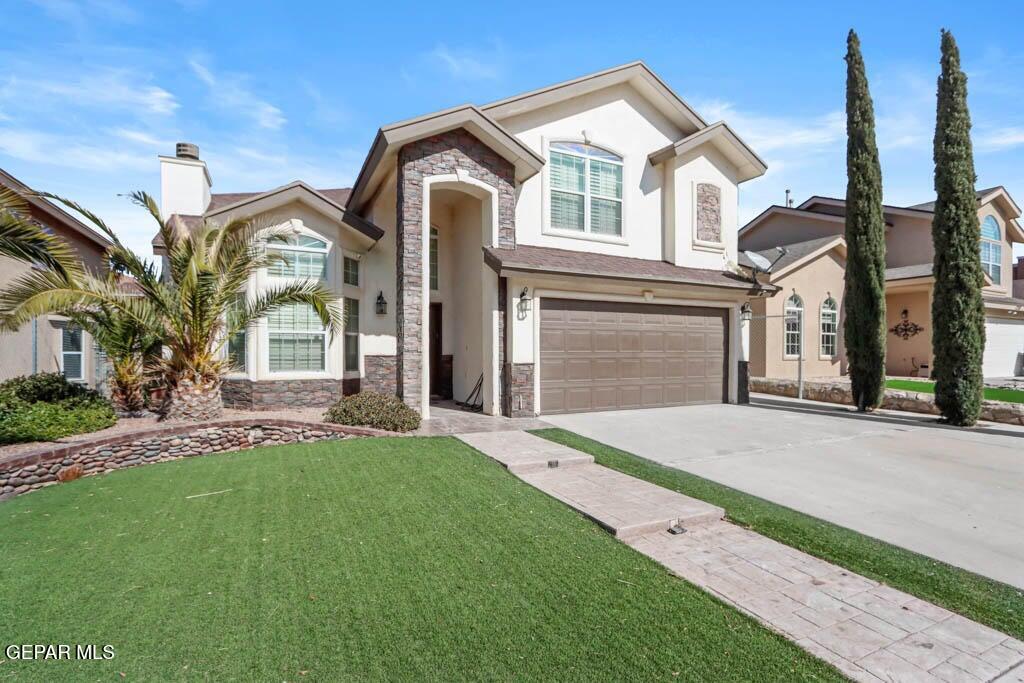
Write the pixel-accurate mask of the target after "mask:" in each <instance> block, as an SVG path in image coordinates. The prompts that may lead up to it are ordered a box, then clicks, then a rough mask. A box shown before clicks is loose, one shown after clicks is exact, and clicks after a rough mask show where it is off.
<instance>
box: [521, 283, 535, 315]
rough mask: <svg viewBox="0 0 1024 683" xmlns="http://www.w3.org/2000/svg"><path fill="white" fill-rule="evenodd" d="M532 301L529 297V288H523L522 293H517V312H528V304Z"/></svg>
mask: <svg viewBox="0 0 1024 683" xmlns="http://www.w3.org/2000/svg"><path fill="white" fill-rule="evenodd" d="M531 301H533V299H532V298H531V297H530V288H529V287H523V289H522V291H521V292H519V310H520V311H528V310H530V302H531Z"/></svg>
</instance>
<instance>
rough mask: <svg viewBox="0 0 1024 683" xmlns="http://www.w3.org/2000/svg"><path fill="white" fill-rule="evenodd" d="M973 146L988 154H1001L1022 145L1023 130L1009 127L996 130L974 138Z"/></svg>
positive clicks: (1023, 143) (1023, 142) (1023, 140)
mask: <svg viewBox="0 0 1024 683" xmlns="http://www.w3.org/2000/svg"><path fill="white" fill-rule="evenodd" d="M975 140H976V142H975V144H976V145H977V146H978V148H979V149H982V150H985V151H989V152H1001V151H1003V150H1007V149H1012V148H1014V147H1019V146H1021V145H1024V128H1021V127H1018V126H1010V127H1008V128H996V129H993V130H989V131H987V132H985V133H982V134H980V135H976V136H975Z"/></svg>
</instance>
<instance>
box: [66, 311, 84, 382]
mask: <svg viewBox="0 0 1024 683" xmlns="http://www.w3.org/2000/svg"><path fill="white" fill-rule="evenodd" d="M82 348H83V347H82V328H81V327H76V326H75V325H70V324H69V325H64V326H63V327H62V328H61V332H60V370H61V372H62V373H64V376H65V377H66V378H68V379H69V380H82V379H84V378H85V377H84V369H83V366H84V362H83V360H84V357H83V354H82Z"/></svg>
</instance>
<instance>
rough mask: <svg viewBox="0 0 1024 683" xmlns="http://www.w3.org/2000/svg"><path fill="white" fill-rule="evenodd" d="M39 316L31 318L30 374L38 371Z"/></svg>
mask: <svg viewBox="0 0 1024 683" xmlns="http://www.w3.org/2000/svg"><path fill="white" fill-rule="evenodd" d="M38 348H39V318H32V374H33V375H34V374H36V373H37V372H39V354H38V352H37V351H38Z"/></svg>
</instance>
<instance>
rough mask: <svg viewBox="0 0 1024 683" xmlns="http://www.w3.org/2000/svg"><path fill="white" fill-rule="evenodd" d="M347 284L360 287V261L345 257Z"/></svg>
mask: <svg viewBox="0 0 1024 683" xmlns="http://www.w3.org/2000/svg"><path fill="white" fill-rule="evenodd" d="M344 270H345V273H344V275H345V284H346V285H352V286H353V287H358V286H359V261H357V260H355V259H354V258H349V257H348V256H346V257H345V267H344Z"/></svg>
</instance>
